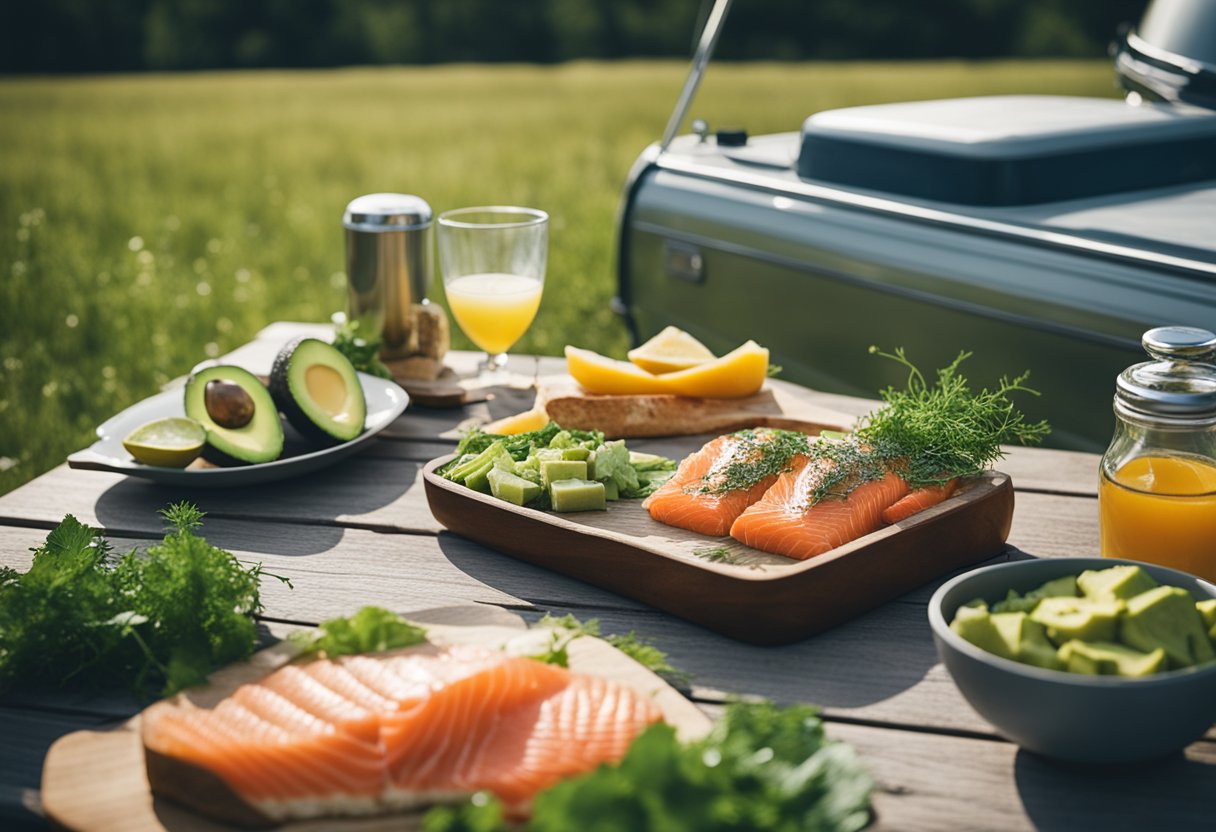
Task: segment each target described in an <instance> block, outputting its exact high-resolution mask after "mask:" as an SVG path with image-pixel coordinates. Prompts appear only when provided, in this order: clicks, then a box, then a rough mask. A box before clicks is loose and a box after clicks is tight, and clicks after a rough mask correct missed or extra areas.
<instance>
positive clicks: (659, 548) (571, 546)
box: [423, 436, 1014, 645]
mask: <svg viewBox="0 0 1216 832" xmlns="http://www.w3.org/2000/svg"><path fill="white" fill-rule="evenodd" d="M710 438H712V437H711V436H701V437H679V438H672V439H661V440H660V439H656V440H650V441H648V442H646V443H645V446H644V447H645V450H646V451H647V452H650V453H657V454H661V455H663V456H668V457H671V458H673V459H683V458H684V457H685V456H687V455H688V454H689V453H692V452H693V451H695V450H696V449H697V448H699V447H701V445H702V444H703V443H704V442H705V441H707V440H708V439H710ZM449 459H451V457H450V456H449V457H443V458H441V459H437V460H433V461H432V462H430V463H428V464H427V466H426V468H424V469H423V484H424V487H425V488H426V496H427V502H428V503H429V505H430V508H431V513H432V514H434V515H435V519H437V520H438V521H439V522H440V523H442V524H443V525H444V526H446V527H447V528H448V530H449V531H452V532H454V533H456V534H459V535H461V536H463V537H467V538H469V539H470V540H475V541H477V542H478V543H481V544H483V545H485V546H488V547H489V548H491V549H495V550H497V551H499V552H503V553H504V554H507V555H510V556H512V557H514V558H517V559H519V560H523V561H526V562H528V563H532V564H535V565H537V566H542V567H544V568H546V569H551V570H553V571H555V572H560V573H562V574H564V575H569V576H570V577H573V578H577V579H579V580H581V581H586V582H587V583H590V584H594V585H596V586H599V587H603V588H604V589H608V590H611V591H613V592H616V593H619V594H621V595H624V596H627V597H630V598H636V599H637V600H639V601H642V602H644V603H647V604H650V605H651V606H654V607H657V608H659V609H661V610H665V611H667V612H669V613H672V614H673V615H678V616H680V617H681V618H686V619H688V620H689V621H693V622H696V623H697V624H700V625H702V626H704V627H707V628H709V629H711V630H714V631H716V632H719V633H722V634H723V635H727V636H730V637H732V638H736V639H739V640H741V641H746V642H751V643H753V644H766V645H769V644H791V643H793V642H796V641H801V640H802V639H805V638H808V637H809V636H812V635H814V634H816V633H819V632H822V631H823V630H826V629H828V628H829V627H833V626H835V625H837V624H840V623H841V622H843V621H847V620H849V619H850V618H853V617H855V616H858V615H861V614H862V613H864V612H866V611H867V610H870V609H873V608H874V607H877V606H878V605H880V604H883V603H885V602H887V601H890V600H892V599H893V598H896V597H898V596H900V595H903V594H904V593H906V592H910V591H911V590H913V589H915V588H916V587H919V586H922V585H923V584H926V583H928V582H930V581H932V580H934V579H936V578H939V577H941V576H943V575H946V574H949V573H950V572H952V571H954V570H957V569H961V568H963V567H965V566H969V565H971V564H974V563H978V562H980V561H983V560H987V559H988V558H990V557H993V556H994V555H996V554H999V553H1000V552H1001V551H1002V550H1003V548H1004V545H1005V539H1006V537H1007V536H1008V535H1009V529H1010V525H1011V523H1012V520H1013V497H1014V494H1013V485H1012V483H1011V482H1010V479H1009V476H1008V475H1006V474H1002V473H1000V472H998V471H989V472H986V473H984V474H982V475H980V476H978V477H973V478H970V479H968V480H965V481H964V482H963V484H962V485H961V486H960V488H959V490H958V491H957V492H956V493H955V494H954V496H952V497H951V498H950V499H948V500H946V501H945V502H942V503H939V504H938V505H936V506H932V507H931V508H928V509H926V510H924V511H922V512H920V513H919V514H915V515H913V516H912V517H909V518H908V519H906V520H902V521H900V522H899V523H896V524H895V525H893V526H886V527H884V528H882V529H880V530H878V531H876V532H872V533H870V534H867V535H864V536H862V537H859V538H858V539H856V540H854V541H852V542H851V543H847V544H845V545H844V546H840V547H838V548H836V549H833V550H831V551H829V552H825V553H824V554H822V555H818V556H817V557H813V558H810V559H809V560H804V561H802V560H794V559H792V558H787V557H783V556H781V555H774V554H769V553H766V552H761V551H758V550H756V549H752V548H749V547H747V546H744V545H743V544H742V543H740V542H738V541H736V540H734V539H732V538H730V537H709V536H707V535H703V534H698V533H697V532H693V531H688V530H686V529H680V528H676V527H674V526H668V525H665V524H663V523H659V522H658V521H656V520H653V519H652V518H651V517H650V515H649V513H648V512H647V511H646V509H644V508H642V505H641V501H640V500H619V501H616V502H612V503H610V504H609V505H608V510H607V511H584V512H573V513H570V514H557V513H555V512H547V511H538V510H537V509H533V508H526V507H521V506H516V505H513V504H511V503H508V502H506V501H505V500H497V499H495V498H494V497H491V496H490V495H489V494H482V493H480V492H477V491H474V490H473V489H471V488H466V487H465V486H463V485H458V484H456V483H454V482H451V481H450V480H446V479H444V478H443V477H441V476H439V475H438V474H436V473H435V471H436V469H437V468H439V467H440V466H441V465H443V464H444V463H445V462H446V461H447V460H449Z"/></svg>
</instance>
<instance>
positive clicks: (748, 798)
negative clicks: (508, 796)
mask: <svg viewBox="0 0 1216 832" xmlns="http://www.w3.org/2000/svg"><path fill="white" fill-rule="evenodd" d="M872 790H873V781H872V780H871V778H870V776H869V774H868V773H867V772H866V770H865V767H864V766H863V765H862V764H861V761H860V760H859V759H858V757H857V755H856V753H855V752H854V751H853V749H852V748H851V747H849V746H848V745H845V744H843V743H838V742H830V741H828V740H827V739H826V738H825V737H824V733H823V725H822V722H821V721H820V719H819V717H818V714H817V712H816V710H815V709H814V708H812V707H809V706H794V707H790V708H778V707H775V706H773V705H770V704H740V703H735V704H732V705H730V706H728V708H727V710H726V715H725V716H724V717H723V719H722V720H721V721H719V723H718V724H717V725H716V726H715V727H714V730H713V732H712V733H711V734H710V736H709V737H707V738H706V739H705V740H702V741H700V742H695V743H690V744H688V745H682V744H681V743H680V742H679V741H678V740H677V739H676V736H675V731H674V730H673V729H672V728H671V727H670V726H667V725H662V724H659V725H654V726H652V727H650V728H649V729H647V730H646V731H645V732H644V733H643V734H642V735H641V736H639V737H638V738H637V739H636V740H635V741H634V743H633V745H632V746H630V748H629V752H628V753H627V754H626V755H625V758H624V759H623V760H621V762H620V764H619V765H615V766H601V767H600V768H599V769H597V770H596V771H594V772H592V773H590V774H586V775H583V776H582V777H578V778H574V779H571V780H567V781H564V782H562V783H559V784H557V785H556V786H554V787H552V788H551V789H548V790H546V791H544V792H542V793H541V794H540V795H538V796H537V798H536V801H535V805H534V814H533V817H532V819H531V820H530V821H529V822H528V823H527V824H526V825H525V826H524V829H526V830H527V832H559V830H560V831H564V830H570V829H580V830H590V832H597V830H603V831H604V832H610V831H611V832H615V830H621V829H662V830H669V831H670V832H684V830H687V832H719V831H721V832H727V831H728V830H729V831H730V832H735V831H736V830H737V831H738V832H743V830H747V832H765V830H780V831H781V832H853V831H854V830H859V829H862V828H863V827H865V826H866V825H867V824H868V823H869V822H870V793H871V791H872ZM510 828H511V827H509V826H506V825H504V824H503V823H502V821H501V819H500V816H499V815H497V814H496V813H495V811H494V802H493V801H492V800H487V799H486V798H485V797H481V798H480V799H479V800H478V802H477V803H476V804H472V803H470V804H466V805H465V806H461V807H455V808H440V809H434V810H432V811H431V812H430V813H428V815H427V817H426V822H425V824H424V829H426V830H427V832H504V831H505V830H508V829H510Z"/></svg>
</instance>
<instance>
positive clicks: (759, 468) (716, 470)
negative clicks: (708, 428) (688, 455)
mask: <svg viewBox="0 0 1216 832" xmlns="http://www.w3.org/2000/svg"><path fill="white" fill-rule="evenodd" d="M729 438H730V439H731V440H733V441H734V447H733V448H732V449H731V451H730V458H729V460H728V461H727V462H726V464H725V465H723V466H722V467H717V466H715V467H713V468H711V469H710V470H709V471H708V472H707V473H706V474H705V476H703V477H702V478H701V479H700V480H699V481H698V482H694V483H692V484H690V485H688V486H686V487H685V491H686V492H687V493H691V494H725V493H726V492H728V491H746V490H747V489H749V488H751V487H752V486H754V485H755V484H756V483H758V482H760V481H761V480H763V479H765V478H766V477H775V476H777V475H778V474H781V473H784V472H785V471H788V470H789V468H790V462H791V461H792V460H793V459H794V457H796V456H799V455H801V454H806V453H807V451H808V449H809V447H810V442H809V440H808V439H807V436H806V434H805V433H798V432H796V431H790V430H778V429H775V428H754V429H750V430H741V431H736V432H735V433H732V434H730V437H729Z"/></svg>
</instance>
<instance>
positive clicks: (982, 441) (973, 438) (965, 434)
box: [857, 347, 1051, 488]
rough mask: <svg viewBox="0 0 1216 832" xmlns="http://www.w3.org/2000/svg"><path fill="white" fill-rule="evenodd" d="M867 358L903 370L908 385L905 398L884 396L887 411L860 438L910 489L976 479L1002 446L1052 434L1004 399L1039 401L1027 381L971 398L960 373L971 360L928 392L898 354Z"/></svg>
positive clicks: (946, 372) (941, 373)
mask: <svg viewBox="0 0 1216 832" xmlns="http://www.w3.org/2000/svg"><path fill="white" fill-rule="evenodd" d="M870 352H871V353H874V354H876V355H880V356H882V357H884V358H889V359H891V360H893V361H896V362H898V363H900V364H902V365H903V366H904V367H906V368H907V369H908V382H907V386H906V387H905V389H903V390H897V389H895V388H894V387H888V388H887V389H886V390H883V391H882V394H881V395H882V398H883V401H885V402H886V407H883V408H880V409H878V410H875V411H874V412H873V413H870V414H869V415H868V416H866V417H865V419H864V420H863V422H862V425H861V427H859V428H858V430H857V435H858V437H859V438H860V439H861V441H863V442H866V443H869V444H870V445H872V446H874V447H875V448H877V449H881V451H882V452H883V453H884V454H885V455H886V456H887V457H888V458H889V459H894V460H897V461H899V466H900V474H901V475H902V476H903V477H904V479H905V480H907V481H908V484H909V485H911V486H912V487H914V488H915V487H918V486H922V485H932V484H937V483H943V482H946V481H947V480H950V479H953V478H955V477H966V476H970V475H973V474H978V473H979V472H980V471H983V470H984V469H985V468H987V467H988V466H989V465H991V464H992V463H993V462H996V461H997V460H998V459H1000V458H1001V457H1002V456H1004V452H1003V451H1002V450H1001V445H1002V444H1006V443H1010V442H1018V443H1021V444H1023V445H1028V444H1035V443H1038V442H1040V441H1042V439H1043V437H1045V436H1046V435H1047V434H1048V433H1050V432H1051V428H1050V427H1049V426H1048V424H1047V422H1046V421H1042V422H1035V423H1033V424H1031V423H1028V422H1027V421H1026V420H1025V417H1024V416H1023V414H1022V412H1021V411H1020V410H1018V408H1017V406H1016V405H1015V404H1014V403H1013V401H1012V400H1011V399H1010V398H1009V395H1010V394H1011V393H1024V394H1027V395H1032V396H1037V395H1038V392H1037V391H1035V390H1033V389H1032V388H1030V387H1028V386H1027V385H1026V380H1027V378H1028V377H1029V375H1030V374H1029V373H1023V374H1022V375H1020V376H1018V377H1017V378H1014V379H1013V380H1012V381H1010V380H1009V379H1008V378H1002V379H1001V380H1000V382H999V383H998V385H997V387H996V389H995V390H989V389H988V388H984V389H982V390H980V391H979V392H978V393H973V392H972V391H971V388H970V386H969V385H968V382H967V379H966V378H965V377H964V376H963V375H962V374H961V373H960V372H959V366H960V365H961V364H962V363H963V362H964V361H966V360H967V358H969V357H970V356H971V353H969V352H961V353H959V355H958V357H957V358H955V359H954V361H953V362H951V363H950V364H949V365H948V366H946V367H943V368H942V369H940V370H938V371H937V383H936V384H934V385H932V386H930V385H929V384H928V383H927V382H926V381H925V377H924V376H923V375H922V374H921V372H920V370H918V369H917V368H916V366H915V365H914V364H912V362H911V361H909V360H908V358H907V356H905V355H904V351H903V350H902V349H896V350H895V353H894V354H890V353H885V352H880V351H879V350H878V349H877V348H876V347H871V348H870Z"/></svg>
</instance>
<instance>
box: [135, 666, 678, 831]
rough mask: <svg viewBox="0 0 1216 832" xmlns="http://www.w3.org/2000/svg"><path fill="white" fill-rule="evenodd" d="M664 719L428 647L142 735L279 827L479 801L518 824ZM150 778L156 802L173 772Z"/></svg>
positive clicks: (263, 692)
mask: <svg viewBox="0 0 1216 832" xmlns="http://www.w3.org/2000/svg"><path fill="white" fill-rule="evenodd" d="M660 718H661V713H660V712H659V710H658V707H657V706H656V705H654V703H653V702H651V701H650V700H649V699H646V698H644V697H642V696H640V695H639V694H637V693H636V692H634V691H633V690H632V689H631V688H627V687H624V686H622V685H619V684H616V683H615V682H611V681H608V680H604V679H599V678H593V677H587V676H581V675H579V674H575V673H571V672H570V671H568V670H565V669H563V668H560V667H555V666H552V665H548V664H543V663H541V662H537V661H534V660H532V659H526V658H517V657H509V656H507V655H505V654H503V653H500V652H498V651H492V650H486V649H481V648H469V647H464V648H461V647H454V648H443V649H439V648H434V647H429V646H428V647H422V648H415V649H412V650H409V651H404V652H401V653H397V654H391V655H383V656H350V657H344V658H340V659H337V660H334V661H330V660H324V659H322V660H317V661H312V662H309V663H306V664H299V665H287V666H285V667H282V668H280V669H279V670H277V671H275V672H274V673H272V674H270V675H269V676H267V677H266V678H264V679H262V680H260V681H258V682H255V683H252V684H247V685H243V686H241V687H240V688H238V689H237V690H236V691H235V692H234V693H233V694H232V695H231V696H229V697H228V698H227V699H224V700H223V701H222V702H220V703H219V704H218V705H216V706H215V707H214V708H197V707H194V706H193V705H191V704H190V703H189V702H187V701H185V700H180V701H168V702H163V703H159V704H157V705H154V706H152V707H151V708H149V709H148V710H147V711H146V712H145V713H144V715H143V717H142V732H143V741H144V745H145V747H146V748H147V749H148V750H149V751H150V752H155V753H156V754H158V755H162V756H163V757H167V758H172V759H174V760H178V761H181V762H184V763H187V764H191V765H193V766H197V767H200V768H203V769H205V770H207V771H210V772H211V773H213V774H214V775H216V776H218V777H219V778H220V779H221V780H222V781H223V782H224V783H225V784H227V786H228V787H229V788H230V789H231V790H232V791H233V792H235V793H236V795H237V796H239V797H240V798H241V799H242V800H243V801H244V802H245V803H247V804H249V805H250V806H252V807H254V808H255V809H256V810H257V811H258V812H260V813H261V814H262V815H264V816H265V817H267V818H269V819H271V820H274V821H284V820H289V819H296V818H306V817H317V816H324V815H352V814H372V813H377V812H381V811H385V810H389V809H400V808H413V807H417V806H422V805H425V804H429V803H433V802H437V801H441V800H451V799H455V798H459V797H462V796H466V795H469V794H472V793H473V792H476V791H480V790H482V789H488V790H490V791H492V792H494V793H495V794H497V795H498V796H499V797H500V798H501V799H502V800H503V802H504V804H505V805H506V807H507V810H508V811H509V812H511V813H512V814H514V815H515V816H520V815H523V814H526V812H527V810H528V807H529V805H530V802H531V800H532V798H533V797H534V796H535V795H536V793H537V792H539V791H540V790H542V789H545V788H547V787H548V786H551V785H553V784H554V783H556V782H558V781H559V780H561V779H562V778H565V777H569V776H571V775H574V774H579V773H582V772H585V771H590V770H592V769H594V768H595V767H596V766H598V765H599V764H600V763H604V762H614V761H617V760H619V759H620V758H621V757H623V756H624V754H625V751H626V750H627V749H628V747H629V744H630V743H631V742H632V741H633V739H634V737H636V736H637V735H638V734H639V733H640V732H641V731H642V729H643V728H645V726H647V725H648V724H650V723H652V722H656V721H658V720H659V719H660ZM148 771H149V778H150V780H152V786H153V790H154V791H158V784H157V781H156V778H157V776H164V775H163V774H156V773H154V772H163V771H164V768H163V766H158V767H156V768H155V769H154V767H153V765H152V764H151V763H149V767H148ZM170 793H171V794H174V795H175V796H177V797H179V798H180V797H181V795H180V790H175V791H173V792H170ZM187 798H188V795H187ZM194 808H198V809H200V810H202V811H204V812H206V811H207V809H208V807H207V806H206V805H196V806H195V807H194Z"/></svg>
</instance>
